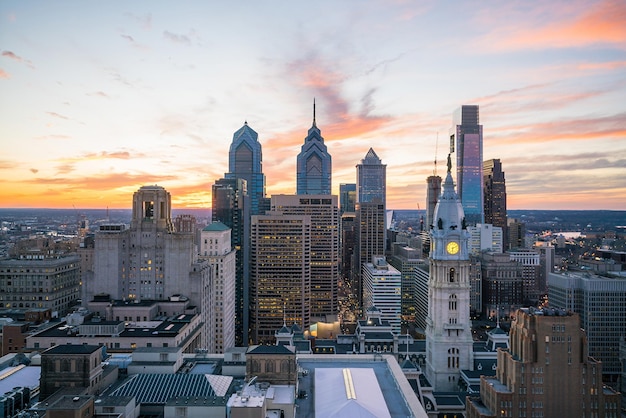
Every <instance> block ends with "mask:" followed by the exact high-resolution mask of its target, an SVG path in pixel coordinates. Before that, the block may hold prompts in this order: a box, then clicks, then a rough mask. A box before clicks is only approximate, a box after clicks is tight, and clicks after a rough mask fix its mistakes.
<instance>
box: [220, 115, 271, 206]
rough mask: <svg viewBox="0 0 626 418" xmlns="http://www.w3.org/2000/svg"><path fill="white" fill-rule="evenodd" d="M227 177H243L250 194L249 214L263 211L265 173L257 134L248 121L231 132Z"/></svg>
mask: <svg viewBox="0 0 626 418" xmlns="http://www.w3.org/2000/svg"><path fill="white" fill-rule="evenodd" d="M225 177H226V178H227V179H244V180H245V181H246V184H247V191H248V196H250V214H251V215H257V214H261V213H263V211H262V210H263V205H264V203H263V200H264V199H265V174H263V155H262V151H261V143H260V142H259V135H258V134H257V133H256V132H255V131H254V130H253V129H252V128H250V127H249V126H248V122H245V123H244V125H243V126H242V127H241V128H239V129H238V130H237V131H236V132H235V133H234V134H233V141H232V143H231V144H230V150H229V152H228V173H226V174H225Z"/></svg>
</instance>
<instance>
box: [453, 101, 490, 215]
mask: <svg viewBox="0 0 626 418" xmlns="http://www.w3.org/2000/svg"><path fill="white" fill-rule="evenodd" d="M450 153H452V155H453V156H454V160H455V163H456V184H457V188H458V194H459V197H460V198H461V203H462V204H463V210H464V211H465V216H466V218H467V223H468V225H475V224H477V223H484V219H483V126H482V125H481V124H480V121H479V110H478V106H476V105H463V106H461V107H460V108H459V109H457V110H456V111H455V112H454V114H453V117H452V127H451V128H450Z"/></svg>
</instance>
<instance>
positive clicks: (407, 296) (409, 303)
mask: <svg viewBox="0 0 626 418" xmlns="http://www.w3.org/2000/svg"><path fill="white" fill-rule="evenodd" d="M393 249H394V251H393V255H392V256H391V257H388V258H387V261H388V262H389V264H391V265H392V266H393V267H395V268H396V269H397V270H398V271H399V272H400V274H401V275H402V315H403V316H404V317H405V319H406V320H407V321H409V322H415V320H416V312H417V304H418V301H417V297H418V292H419V291H420V290H421V289H419V290H418V287H417V280H416V278H415V270H416V269H418V268H420V267H423V266H424V265H426V264H427V260H426V259H424V258H422V257H421V255H422V251H421V248H420V249H416V248H412V247H409V246H406V245H404V246H400V245H394V246H393ZM425 290H426V292H427V291H428V289H427V288H426V289H425ZM424 297H426V295H424ZM424 312H426V311H424ZM425 317H426V315H424V318H425Z"/></svg>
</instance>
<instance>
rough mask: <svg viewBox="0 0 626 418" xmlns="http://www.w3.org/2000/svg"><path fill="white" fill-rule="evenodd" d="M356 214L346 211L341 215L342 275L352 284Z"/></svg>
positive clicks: (355, 243)
mask: <svg viewBox="0 0 626 418" xmlns="http://www.w3.org/2000/svg"><path fill="white" fill-rule="evenodd" d="M356 231H357V226H356V214H355V213H354V212H345V213H344V214H342V215H341V277H342V278H343V279H344V280H346V281H349V282H350V283H351V284H352V285H354V283H352V280H353V279H354V277H355V276H357V277H358V275H353V274H352V272H353V268H352V263H353V260H354V250H355V248H356V245H357V240H356V239H357V236H356Z"/></svg>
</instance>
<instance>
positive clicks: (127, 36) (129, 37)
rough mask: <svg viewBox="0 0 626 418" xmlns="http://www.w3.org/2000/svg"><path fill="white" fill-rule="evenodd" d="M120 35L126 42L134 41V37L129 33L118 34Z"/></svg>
mask: <svg viewBox="0 0 626 418" xmlns="http://www.w3.org/2000/svg"><path fill="white" fill-rule="evenodd" d="M120 36H121V37H122V38H124V39H126V40H127V41H128V42H131V43H135V38H133V37H132V36H130V35H126V34H120Z"/></svg>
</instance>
